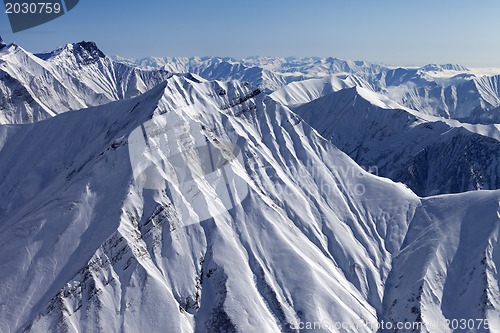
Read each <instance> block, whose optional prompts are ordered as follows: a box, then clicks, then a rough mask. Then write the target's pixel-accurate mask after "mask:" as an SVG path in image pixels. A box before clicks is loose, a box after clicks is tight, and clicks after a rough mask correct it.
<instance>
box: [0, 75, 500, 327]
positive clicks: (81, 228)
mask: <svg viewBox="0 0 500 333" xmlns="http://www.w3.org/2000/svg"><path fill="white" fill-rule="evenodd" d="M222 92H224V93H222ZM168 113H174V114H176V116H177V117H178V119H179V120H180V121H181V123H177V124H175V126H176V127H177V128H184V127H183V125H182V123H186V122H188V121H189V122H195V123H197V124H199V126H198V127H196V128H191V129H189V128H187V129H186V132H185V135H186V136H188V137H189V136H191V135H194V132H193V131H197V132H199V133H201V134H202V135H204V136H206V138H207V139H208V140H209V141H211V142H213V145H214V147H216V149H224V147H223V143H224V142H237V143H238V144H239V146H240V147H241V150H242V154H243V156H244V157H245V159H244V163H243V164H240V163H234V164H231V165H230V167H231V168H232V169H233V171H234V172H235V173H236V174H238V175H239V176H240V177H241V178H242V179H245V180H246V181H247V183H248V186H249V192H248V195H247V196H246V197H241V198H238V201H239V204H238V205H237V206H236V207H235V208H234V209H233V210H230V211H228V212H225V211H223V210H222V211H219V212H218V214H214V215H215V216H216V217H214V218H213V219H209V220H205V221H203V222H201V223H199V224H190V225H186V221H187V220H186V219H189V217H188V216H186V215H182V212H180V211H178V210H176V208H175V206H174V205H172V202H171V199H170V196H169V195H168V193H167V192H165V191H164V190H148V189H145V188H143V187H142V186H141V184H140V183H137V182H136V181H134V177H133V172H132V169H131V166H130V158H129V149H128V145H129V143H128V141H127V138H128V137H129V135H130V133H132V131H133V130H134V129H135V128H137V127H138V126H140V125H141V124H143V123H144V122H146V121H155V119H157V118H155V117H158V115H161V114H168ZM159 135H162V134H159ZM41 137H43V138H44V139H43V140H40V138H41ZM0 138H1V141H0V147H1V150H0V174H2V175H3V177H2V179H1V186H0V195H1V197H2V198H5V199H3V200H2V201H1V207H0V215H1V216H2V219H1V221H2V224H1V226H0V238H1V241H2V244H3V248H2V249H3V251H2V252H1V254H0V256H1V260H0V266H1V268H0V272H1V275H0V281H1V283H0V295H1V296H2V297H0V299H1V302H0V308H1V309H2V311H0V316H1V317H0V324H1V325H2V326H1V331H2V332H17V331H26V332H45V331H67V332H91V331H92V332H96V331H103V332H119V331H125V332H126V331H131V332H137V331H151V332H160V331H162V332H163V331H172V332H220V331H228V332H253V331H262V332H296V331H298V329H296V328H297V327H299V326H300V322H302V323H303V322H321V321H327V322H331V323H334V322H346V323H358V325H357V326H356V327H353V328H352V329H349V330H348V331H350V332H372V330H371V329H370V327H376V325H377V322H379V321H380V320H382V319H383V318H392V319H402V318H405V319H407V320H409V319H413V318H415V319H416V320H420V321H422V322H423V323H424V324H425V325H427V327H437V328H432V329H430V330H429V331H430V332H445V331H446V330H443V329H442V327H443V325H444V323H445V318H450V315H452V314H456V313H457V311H459V313H460V314H461V315H464V316H465V315H467V316H477V315H480V316H481V318H488V319H491V325H492V327H493V329H492V332H494V331H495V330H496V329H499V328H500V326H498V324H497V323H496V322H495V318H498V316H499V308H498V305H497V303H496V300H498V298H497V294H496V293H497V287H496V286H498V281H497V277H496V275H495V274H494V273H493V271H492V269H494V267H498V266H497V265H498V258H497V257H496V256H495V255H494V253H495V249H496V246H495V243H494V242H493V240H494V239H496V237H497V236H498V223H499V222H500V221H499V215H498V214H499V213H500V212H499V200H500V191H492V192H481V191H480V192H472V193H469V194H465V195H458V196H441V197H436V198H432V199H420V198H419V197H417V196H416V195H415V194H413V193H412V192H411V191H410V190H409V189H408V188H406V187H405V186H403V185H401V184H396V183H393V182H392V181H389V180H387V179H384V178H379V177H376V176H374V175H371V174H369V173H367V172H365V171H364V170H363V169H362V168H360V167H359V166H358V165H357V164H356V163H354V162H353V161H352V160H351V159H350V158H349V157H348V156H347V155H345V154H344V153H342V152H341V151H339V150H338V149H337V148H335V147H334V146H333V145H332V144H331V143H329V142H328V141H327V140H325V139H323V138H322V137H321V136H319V135H318V134H317V133H316V132H315V131H314V130H312V129H311V128H310V127H309V126H308V125H307V124H306V123H305V122H303V121H301V120H300V118H298V117H297V116H296V115H295V114H294V113H292V112H291V111H289V110H288V109H287V108H285V107H283V106H281V105H280V104H278V103H276V102H275V101H274V100H272V99H271V98H269V97H268V96H266V95H264V94H263V93H259V92H258V91H256V90H254V89H252V88H250V87H249V86H248V85H242V84H240V83H238V82H229V83H221V82H197V81H194V80H190V79H189V78H187V77H182V76H173V77H170V78H169V79H168V80H167V81H166V83H164V84H161V85H159V86H157V87H155V88H154V89H153V90H151V91H149V92H147V93H145V94H143V95H141V96H139V97H137V98H135V99H131V100H126V101H119V102H115V103H111V104H108V105H105V106H100V107H96V108H91V109H86V110H80V111H76V112H69V113H65V114H62V115H58V116H56V117H54V118H52V119H48V120H46V121H42V122H37V123H34V124H25V125H2V126H0ZM14 152H17V154H15V153H14ZM19 152H21V153H19ZM13 156H16V157H15V158H14V157H13ZM186 158H187V156H186ZM30 161H32V162H30ZM193 161H195V160H192V159H186V160H185V162H186V163H187V164H188V165H191V164H192V163H194V162H193ZM196 188H197V191H199V194H200V195H201V196H202V197H203V198H204V200H205V201H206V203H207V205H208V206H209V207H215V208H214V209H217V208H216V207H218V198H217V197H213V196H212V195H211V187H210V184H207V183H204V182H202V181H201V182H198V183H196ZM455 205H458V206H459V207H460V209H459V210H457V209H454V210H453V215H452V216H451V217H450V215H449V213H450V208H449V207H455ZM429 216H431V217H430V218H429ZM479 216H480V217H481V221H482V222H481V223H482V226H483V227H481V230H482V232H481V233H469V232H462V233H460V227H461V226H462V225H463V226H464V227H472V225H473V224H474V222H476V221H477V218H478V217H479ZM450 223H451V224H450ZM448 224H450V225H448ZM442 228H452V230H453V232H454V233H457V237H456V238H455V237H445V239H444V240H443V241H442V240H441V239H438V237H439V235H440V234H436V235H435V236H434V237H430V238H426V237H425V235H426V233H428V232H429V231H428V230H433V229H437V230H441V229H442ZM443 234H446V235H447V236H448V235H449V233H448V232H447V231H446V230H445V229H443ZM458 235H460V237H458ZM435 244H439V246H440V247H439V248H440V249H441V250H440V251H442V253H443V254H442V255H441V254H440V253H441V252H439V253H436V252H435V251H432V249H433V248H435V246H436V245H435ZM462 247H464V249H463V250H457V249H458V248H460V249H461V248H462ZM470 247H472V248H473V249H474V251H475V252H473V253H471V254H468V256H467V257H466V258H465V259H464V260H462V261H461V263H460V265H459V266H457V265H458V263H457V264H455V261H454V260H453V259H454V258H461V257H460V256H461V253H463V251H467V249H468V248H470ZM414 248H418V249H422V251H428V252H425V253H428V254H429V255H428V256H422V255H421V253H420V252H419V251H415V250H413V249H414ZM426 249H428V250H426ZM481 253H484V256H481ZM412 254H414V255H415V256H416V257H417V258H418V259H419V261H418V262H419V263H420V264H419V265H415V266H414V267H413V268H412V269H411V270H407V269H406V268H405V267H406V266H405V265H407V264H408V262H414V260H416V259H413V258H412V257H411V256H412ZM476 254H477V255H476ZM426 258H428V259H426ZM476 261H477V262H476ZM395 263H398V264H397V265H396V264H395ZM437 265H438V266H437ZM434 267H436V268H434ZM438 268H439V272H440V274H442V275H443V276H445V277H446V276H447V278H446V279H444V278H443V279H441V280H436V279H434V275H432V272H433V269H438ZM402 271H405V272H411V274H402V273H400V272H402ZM448 272H449V273H450V275H447V273H448ZM469 272H471V274H468V273H469ZM475 272H477V273H475ZM481 272H485V273H486V274H487V276H488V279H487V280H485V278H484V275H483V274H482V273H481ZM464 273H467V274H464ZM463 276H468V278H467V280H466V281H462V282H460V279H461V278H462V277H463ZM388 279H389V280H388ZM387 281H389V283H388V282H387ZM429 284H431V285H429ZM456 285H460V286H462V288H466V290H469V291H468V294H467V295H468V296H464V295H463V294H457V293H451V292H447V290H448V289H449V288H453V286H456ZM402 286H404V289H403V290H402V291H401V294H398V292H399V291H398V289H397V288H402ZM420 286H424V287H423V288H420ZM429 288H430V289H429ZM467 288H469V289H467ZM478 289H481V290H484V292H482V294H481V295H486V296H484V297H487V298H484V297H483V296H481V295H479V294H478V291H477V290H478ZM430 291H437V292H438V293H437V294H432V293H431V292H430ZM440 291H443V292H442V293H440ZM410 294H411V295H412V296H413V298H411V297H410ZM398 295H403V298H401V297H400V296H398ZM406 295H408V298H407V296H406ZM488 295H489V296H488ZM444 296H446V298H443V297H444ZM474 297H476V298H474ZM482 297H483V298H482ZM406 299H408V301H406ZM470 299H476V300H477V301H476V302H475V303H474V304H472V305H470V304H468V303H467V302H469V300H470ZM394 300H399V302H394ZM436 302H438V303H440V302H446V303H447V304H448V303H449V304H452V306H449V307H447V308H440V307H439V306H437V305H436V304H437V303H436ZM458 302H461V304H464V305H463V306H462V307H460V305H459V304H458ZM465 304H467V306H465ZM431 305H432V306H433V307H432V308H431ZM415 309H416V310H415ZM419 314H420V315H419ZM362 323H364V324H362ZM495 325H496V326H495ZM317 331H325V332H326V331H328V330H327V329H318V330H317Z"/></svg>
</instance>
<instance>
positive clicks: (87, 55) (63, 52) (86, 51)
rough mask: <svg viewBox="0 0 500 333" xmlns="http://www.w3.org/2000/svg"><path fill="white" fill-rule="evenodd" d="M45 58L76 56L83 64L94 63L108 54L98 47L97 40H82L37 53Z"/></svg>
mask: <svg viewBox="0 0 500 333" xmlns="http://www.w3.org/2000/svg"><path fill="white" fill-rule="evenodd" d="M36 56H37V57H39V58H41V59H43V60H50V59H57V58H61V57H62V58H67V57H74V58H75V59H76V61H77V62H78V63H80V64H83V65H89V64H93V63H95V62H97V61H99V59H102V58H105V57H106V55H105V54H104V53H103V52H102V51H101V50H100V49H99V48H98V47H97V44H96V43H95V42H86V41H81V42H78V43H73V44H66V45H65V46H63V47H60V48H58V49H57V50H55V51H52V52H49V53H43V54H37V55H36Z"/></svg>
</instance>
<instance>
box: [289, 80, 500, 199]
mask: <svg viewBox="0 0 500 333" xmlns="http://www.w3.org/2000/svg"><path fill="white" fill-rule="evenodd" d="M295 111H296V112H297V114H298V115H299V116H301V117H302V118H303V119H304V120H305V121H306V122H307V123H308V124H310V125H311V126H313V127H314V128H315V129H317V130H318V132H319V133H320V134H321V135H322V136H324V137H325V138H328V139H329V140H331V141H332V142H333V143H334V144H335V145H336V146H337V147H339V148H340V149H342V150H343V151H344V152H346V153H347V154H349V156H351V157H352V158H353V159H354V160H355V161H356V162H357V163H358V164H360V165H362V166H365V168H367V169H369V168H373V167H376V168H377V170H378V174H379V175H381V176H385V177H389V178H391V179H393V180H395V181H400V182H403V183H405V184H407V185H408V186H409V187H410V188H411V189H412V190H413V191H415V192H416V193H417V194H419V195H422V196H426V195H434V194H442V193H458V192H464V191H470V190H477V189H498V188H500V179H499V177H498V175H499V174H500V160H499V156H500V143H499V142H500V132H499V130H498V127H496V126H494V125H475V126H473V125H469V124H462V123H459V122H457V121H450V120H445V119H442V118H435V117H429V116H424V115H421V114H419V113H418V112H416V111H413V110H409V109H406V108H404V107H402V106H400V105H398V104H397V103H395V102H393V101H391V100H389V99H387V98H386V97H385V96H383V95H380V94H377V93H374V92H372V91H370V90H367V89H364V88H359V87H354V88H350V89H344V90H341V91H339V92H335V93H332V94H329V95H326V96H324V97H322V98H319V99H317V100H314V101H312V102H310V103H308V104H305V105H302V106H300V107H298V108H296V109H295Z"/></svg>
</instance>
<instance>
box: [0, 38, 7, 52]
mask: <svg viewBox="0 0 500 333" xmlns="http://www.w3.org/2000/svg"><path fill="white" fill-rule="evenodd" d="M6 46H7V44H5V42H4V41H3V38H2V36H0V49H3V48H4V47H6Z"/></svg>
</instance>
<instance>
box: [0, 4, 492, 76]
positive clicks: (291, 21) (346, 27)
mask: <svg viewBox="0 0 500 333" xmlns="http://www.w3.org/2000/svg"><path fill="white" fill-rule="evenodd" d="M0 34H2V36H3V38H4V40H5V41H6V42H16V43H18V44H20V45H21V46H23V47H24V48H26V49H28V50H30V51H33V52H41V51H49V50H52V49H54V48H56V47H57V46H59V45H63V44H66V43H69V42H76V41H81V40H86V41H90V40H93V41H95V42H97V44H98V45H99V47H100V48H101V49H102V50H103V51H104V52H105V53H107V54H110V55H121V56H126V57H145V56H149V55H153V56H194V55H197V56H204V55H209V56H233V57H244V56H250V55H263V56H333V57H337V58H343V59H352V60H367V61H372V62H379V63H385V64H393V65H423V64H427V63H460V64H463V65H465V66H470V67H499V68H500V1H499V0H475V1H472V0H467V1H464V0H455V1H451V0H433V1H430V0H412V1H410V0H378V1H377V0H343V1H337V0H300V1H298V0H267V1H263V0H252V1H241V0H232V1H229V0H211V1H209V0H204V1H198V0H188V1H186V0H184V1H170V0H157V1H156V0H150V1H147V0H146V1H130V0H80V3H79V4H78V6H77V7H75V8H74V9H73V10H72V11H70V12H69V13H68V14H66V15H64V16H62V17H60V18H58V19H56V20H54V21H52V22H49V23H47V24H45V25H42V26H40V27H37V28H34V29H31V30H28V31H25V32H19V33H16V34H13V33H12V32H11V30H10V27H9V25H8V20H7V16H6V14H5V13H4V12H3V10H2V13H0Z"/></svg>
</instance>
